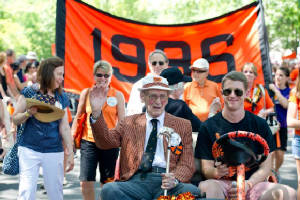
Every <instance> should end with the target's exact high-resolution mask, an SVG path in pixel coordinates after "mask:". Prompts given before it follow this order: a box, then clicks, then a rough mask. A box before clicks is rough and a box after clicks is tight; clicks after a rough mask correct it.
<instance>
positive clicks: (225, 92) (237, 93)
mask: <svg viewBox="0 0 300 200" xmlns="http://www.w3.org/2000/svg"><path fill="white" fill-rule="evenodd" d="M232 91H233V92H234V94H235V96H237V97H241V96H243V94H244V92H243V90H241V89H238V88H235V89H231V88H227V89H224V90H222V93H223V95H224V96H229V95H230V94H231V93H232Z"/></svg>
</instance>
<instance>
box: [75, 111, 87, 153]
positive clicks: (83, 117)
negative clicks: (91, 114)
mask: <svg viewBox="0 0 300 200" xmlns="http://www.w3.org/2000/svg"><path fill="white" fill-rule="evenodd" d="M86 117H87V113H82V114H81V115H80V117H78V119H77V129H76V132H75V134H74V143H75V148H76V149H80V140H81V138H82V134H83V131H84V125H85V120H86Z"/></svg>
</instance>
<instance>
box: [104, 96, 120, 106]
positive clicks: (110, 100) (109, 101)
mask: <svg viewBox="0 0 300 200" xmlns="http://www.w3.org/2000/svg"><path fill="white" fill-rule="evenodd" d="M106 103H107V105H109V106H111V107H114V106H116V105H117V103H118V101H117V98H116V97H108V98H107V100H106Z"/></svg>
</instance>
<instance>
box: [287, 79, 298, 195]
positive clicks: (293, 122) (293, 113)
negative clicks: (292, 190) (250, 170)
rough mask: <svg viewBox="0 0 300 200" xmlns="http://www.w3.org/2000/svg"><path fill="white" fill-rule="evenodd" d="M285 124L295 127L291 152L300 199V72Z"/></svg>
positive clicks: (291, 94) (290, 99)
mask: <svg viewBox="0 0 300 200" xmlns="http://www.w3.org/2000/svg"><path fill="white" fill-rule="evenodd" d="M287 126H288V127H289V128H294V129H295V136H294V139H293V142H292V153H293V155H294V157H295V159H296V166H297V174H298V190H297V199H298V200H300V73H298V78H297V81H296V86H295V88H293V89H292V90H291V93H290V97H289V105H288V110H287Z"/></svg>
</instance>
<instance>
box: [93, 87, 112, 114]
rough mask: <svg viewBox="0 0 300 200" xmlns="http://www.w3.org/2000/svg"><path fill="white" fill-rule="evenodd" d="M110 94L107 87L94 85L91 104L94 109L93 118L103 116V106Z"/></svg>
mask: <svg viewBox="0 0 300 200" xmlns="http://www.w3.org/2000/svg"><path fill="white" fill-rule="evenodd" d="M107 93H108V88H107V87H101V86H99V85H94V86H93V87H92V88H91V90H90V104H91V108H92V115H93V117H99V115H100V114H101V110H102V106H103V104H104V103H105V101H106V98H107Z"/></svg>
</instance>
